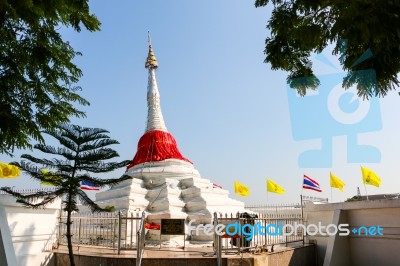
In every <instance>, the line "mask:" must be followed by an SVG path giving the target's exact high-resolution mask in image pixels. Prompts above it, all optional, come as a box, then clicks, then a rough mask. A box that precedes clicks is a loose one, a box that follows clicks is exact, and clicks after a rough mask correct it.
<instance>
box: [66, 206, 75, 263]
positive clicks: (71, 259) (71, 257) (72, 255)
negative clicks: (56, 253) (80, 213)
mask: <svg viewBox="0 0 400 266" xmlns="http://www.w3.org/2000/svg"><path fill="white" fill-rule="evenodd" d="M71 224H72V222H71V211H69V210H68V211H67V235H66V236H67V241H68V256H69V262H70V265H71V266H75V261H74V252H73V250H72V235H71Z"/></svg>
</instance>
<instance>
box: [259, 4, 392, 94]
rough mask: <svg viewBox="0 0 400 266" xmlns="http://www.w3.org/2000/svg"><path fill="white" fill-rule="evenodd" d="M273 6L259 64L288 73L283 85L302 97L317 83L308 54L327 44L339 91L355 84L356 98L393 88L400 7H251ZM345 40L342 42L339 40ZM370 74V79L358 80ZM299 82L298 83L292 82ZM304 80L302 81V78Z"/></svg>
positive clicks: (364, 5)
mask: <svg viewBox="0 0 400 266" xmlns="http://www.w3.org/2000/svg"><path fill="white" fill-rule="evenodd" d="M269 2H271V3H272V4H273V5H274V9H273V11H272V16H271V19H270V20H269V21H268V24H267V28H269V29H270V30H271V37H269V38H267V39H266V47H265V54H266V59H265V62H269V63H271V65H272V69H282V70H284V71H288V72H289V73H290V74H289V76H288V83H289V84H290V86H291V87H292V88H295V89H297V90H298V92H299V94H301V95H304V94H305V88H311V89H316V88H317V87H318V85H319V80H318V79H317V78H316V77H315V75H314V73H313V71H312V62H311V60H310V55H311V53H320V52H322V50H323V49H324V48H326V47H327V45H329V44H331V43H333V44H335V48H334V50H333V51H332V54H334V55H337V56H339V61H340V63H341V65H342V67H343V69H344V70H345V71H346V72H347V76H346V77H345V78H344V80H343V87H344V88H349V87H351V86H352V85H354V84H356V85H357V90H358V94H359V96H362V97H364V98H368V97H371V96H385V95H386V94H387V93H388V92H389V91H390V90H392V89H395V88H396V87H397V86H398V85H399V80H398V79H397V73H399V72H400V46H399V43H400V2H399V1H376V0H352V1H342V0H330V1H329V0H292V1H289V0H272V1H269V0H256V2H255V5H256V7H260V6H265V5H267V4H268V3H269ZM343 40H346V41H343ZM368 69H374V70H375V72H376V81H377V82H375V77H373V78H371V77H370V76H368V75H363V73H371V72H365V70H368ZM298 78H302V79H301V80H302V83H301V84H298V83H296V82H293V81H292V79H297V80H300V79H298ZM304 78H305V79H304Z"/></svg>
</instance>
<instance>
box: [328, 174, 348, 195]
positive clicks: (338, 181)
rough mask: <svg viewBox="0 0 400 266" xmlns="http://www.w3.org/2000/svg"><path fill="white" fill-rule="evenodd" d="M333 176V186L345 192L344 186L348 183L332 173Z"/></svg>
mask: <svg viewBox="0 0 400 266" xmlns="http://www.w3.org/2000/svg"><path fill="white" fill-rule="evenodd" d="M330 176H331V187H334V188H338V189H339V190H340V191H342V192H343V187H344V186H345V185H346V184H345V183H344V182H343V181H342V180H341V179H340V178H339V177H337V176H335V175H334V174H332V173H330Z"/></svg>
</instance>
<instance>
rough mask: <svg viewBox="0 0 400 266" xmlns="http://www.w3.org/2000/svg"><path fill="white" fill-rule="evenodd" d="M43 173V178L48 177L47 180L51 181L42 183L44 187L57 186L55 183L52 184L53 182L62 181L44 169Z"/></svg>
mask: <svg viewBox="0 0 400 266" xmlns="http://www.w3.org/2000/svg"><path fill="white" fill-rule="evenodd" d="M41 171H42V174H43V176H44V177H46V178H47V179H49V181H41V182H40V184H42V185H45V186H55V184H54V183H53V182H51V180H54V181H59V180H60V179H61V177H59V176H54V175H53V173H52V172H50V171H49V170H47V169H42V170H41Z"/></svg>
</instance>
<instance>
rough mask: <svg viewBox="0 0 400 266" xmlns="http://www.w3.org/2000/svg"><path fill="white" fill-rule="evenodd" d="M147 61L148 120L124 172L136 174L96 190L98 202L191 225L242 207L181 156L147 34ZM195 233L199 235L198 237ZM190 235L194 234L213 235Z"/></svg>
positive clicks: (156, 220) (149, 217) (156, 233)
mask: <svg viewBox="0 0 400 266" xmlns="http://www.w3.org/2000/svg"><path fill="white" fill-rule="evenodd" d="M145 67H146V68H147V69H148V71H149V80H148V86H147V107H148V113H147V124H146V130H145V133H144V135H143V136H142V137H141V138H140V140H139V143H138V147H137V152H136V155H135V157H134V158H133V162H132V163H131V164H130V165H128V167H127V171H126V173H125V174H127V175H130V176H131V177H132V179H131V180H126V181H124V182H122V183H120V184H119V185H117V186H114V187H112V188H111V189H110V190H107V191H104V192H99V193H97V194H96V203H98V204H99V205H101V206H106V205H111V206H114V207H115V208H116V209H117V210H128V211H137V210H141V211H143V210H144V211H145V212H146V217H147V220H148V221H149V222H153V223H157V224H159V223H160V220H161V219H165V218H175V219H176V218H182V219H186V220H187V221H191V220H196V221H195V222H194V223H192V224H193V225H196V224H204V223H211V222H212V217H213V213H214V212H220V213H234V214H235V213H237V212H243V211H244V203H242V202H240V201H237V200H234V199H231V198H229V195H228V194H229V192H228V191H227V190H224V189H222V188H221V187H219V186H217V185H215V184H214V183H212V182H211V181H210V180H208V179H204V178H202V177H201V176H200V174H199V172H198V171H197V170H196V169H195V168H194V167H193V164H192V163H191V162H190V161H189V160H188V159H186V158H185V157H183V156H182V154H181V153H180V151H179V149H178V146H177V144H176V141H175V139H174V137H173V136H172V135H171V134H170V133H169V132H168V130H167V127H166V126H165V122H164V119H163V115H162V112H161V106H160V94H159V91H158V86H157V79H156V69H157V68H158V62H157V60H156V57H155V55H154V52H153V49H152V46H151V41H150V38H149V53H148V56H147V60H146V64H145ZM196 238H197V239H196ZM208 238H210V236H208V237H207V236H204V235H200V236H192V240H199V241H201V240H210V239H208ZM147 239H148V240H158V239H159V231H158V230H150V233H148V234H147Z"/></svg>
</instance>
